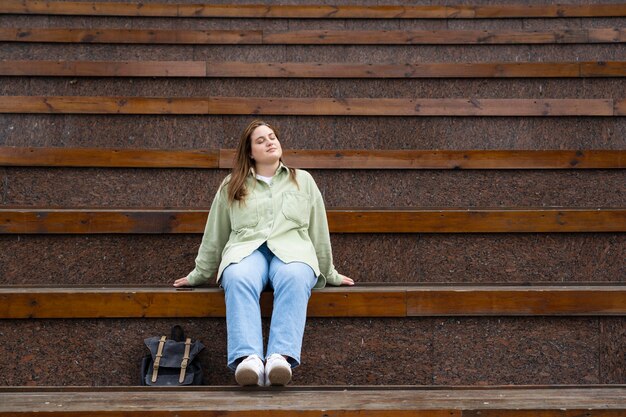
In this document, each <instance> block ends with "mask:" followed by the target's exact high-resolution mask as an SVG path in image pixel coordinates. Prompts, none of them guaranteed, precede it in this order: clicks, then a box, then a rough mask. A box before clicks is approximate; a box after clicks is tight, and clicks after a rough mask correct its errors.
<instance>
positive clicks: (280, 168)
mask: <svg viewBox="0 0 626 417" xmlns="http://www.w3.org/2000/svg"><path fill="white" fill-rule="evenodd" d="M281 171H289V168H288V167H287V165H285V164H284V163H283V161H279V163H278V169H277V170H276V173H275V174H274V175H275V176H276V175H278V173H279V172H281ZM249 175H252V176H253V177H255V178H256V171H255V169H254V167H253V166H252V167H250V174H249Z"/></svg>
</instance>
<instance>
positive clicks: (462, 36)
mask: <svg viewBox="0 0 626 417" xmlns="http://www.w3.org/2000/svg"><path fill="white" fill-rule="evenodd" d="M0 41H2V42H45V43H83V44H93V43H107V44H183V45H232V44H239V45H511V44H518V45H526V44H596V43H623V42H626V29H621V28H598V29H595V28H594V29H566V30H406V31H405V30H384V31H383V30H301V31H291V32H266V31H263V30H167V29H106V28H101V29H65V28H55V29H39V28H0Z"/></svg>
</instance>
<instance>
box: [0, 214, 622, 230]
mask: <svg viewBox="0 0 626 417" xmlns="http://www.w3.org/2000/svg"><path fill="white" fill-rule="evenodd" d="M207 215H208V212H207V210H197V209H188V210H185V209H179V210H174V209H45V208H44V209H40V208H1V209H0V234H5V233H9V234H24V233H28V234H97V233H124V234H126V233H157V234H163V233H203V232H204V227H205V225H206V219H207ZM327 217H328V225H329V229H330V232H331V233H569V232H626V208H587V209H584V208H565V207H561V208H545V207H542V208H506V209H502V208H494V209H481V208H454V209H449V208H445V209H418V208H406V209H405V208H398V209H382V208H381V209H378V208H377V209H369V208H367V209H366V208H329V209H327Z"/></svg>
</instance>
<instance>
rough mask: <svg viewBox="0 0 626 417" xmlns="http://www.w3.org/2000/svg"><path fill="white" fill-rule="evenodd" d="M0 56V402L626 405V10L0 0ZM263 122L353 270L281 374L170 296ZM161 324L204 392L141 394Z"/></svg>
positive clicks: (485, 411) (259, 410)
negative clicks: (234, 364)
mask: <svg viewBox="0 0 626 417" xmlns="http://www.w3.org/2000/svg"><path fill="white" fill-rule="evenodd" d="M0 48H1V49H0V56H1V58H0V178H2V182H1V183H0V416H5V415H6V416H8V415H11V416H14V415H20V416H26V415H34V414H35V413H37V415H39V414H40V413H42V412H44V413H51V414H52V413H56V414H59V415H61V414H64V413H66V414H68V415H74V416H79V415H89V416H100V415H102V416H105V415H106V416H121V415H124V416H131V415H132V416H135V415H148V414H149V415H181V416H183V415H184V416H198V415H207V416H210V415H216V416H217V415H220V416H222V415H237V416H263V415H266V416H270V415H271V416H282V415H285V416H286V415H302V416H346V417H348V416H352V415H354V416H356V415H359V416H374V415H375V416H381V415H384V416H408V415H411V416H444V415H445V416H463V417H467V416H472V417H477V416H481V417H485V416H488V417H491V416H494V417H495V416H511V417H520V416H524V417H525V416H538V415H541V416H550V417H551V416H559V417H561V416H568V417H574V416H576V417H578V416H582V415H584V416H594V417H596V416H601V417H608V416H610V417H614V416H622V415H625V414H626V400H625V398H626V385H624V384H626V321H625V320H624V317H625V315H626V287H625V286H624V283H625V282H626V261H625V260H626V234H625V233H624V232H626V174H625V172H626V171H625V169H626V118H625V117H624V116H626V89H625V88H624V85H625V84H624V77H626V59H625V57H626V5H625V4H622V3H620V2H613V3H597V2H592V3H585V4H573V3H572V4H567V5H549V4H548V5H539V4H531V3H530V2H520V3H518V4H515V5H513V4H508V3H506V2H503V3H499V4H491V3H490V2H482V1H475V2H473V3H472V4H471V5H461V4H460V3H459V4H456V5H455V4H450V5H430V4H417V5H396V4H393V3H385V4H374V3H372V2H365V3H359V5H356V3H345V4H343V3H336V4H333V5H326V4H317V5H315V4H312V3H306V2H304V3H302V4H286V3H276V4H249V3H245V2H241V4H239V3H234V4H204V5H199V4H195V3H192V2H183V0H179V3H175V2H168V3H161V2H157V1H154V2H147V3H138V2H132V1H130V0H126V1H120V2H107V1H83V2H76V1H52V0H50V1H35V0H3V1H2V2H0ZM253 118H263V119H265V120H268V121H270V122H271V123H272V124H273V125H277V126H278V127H279V129H280V130H279V133H280V134H281V141H282V144H283V147H284V148H285V149H287V150H288V152H286V153H285V161H286V163H287V164H288V165H291V166H294V167H300V168H304V169H307V170H308V171H309V172H311V173H312V175H313V176H314V178H315V179H316V181H317V183H318V186H319V188H320V190H321V191H322V193H323V195H324V199H325V202H326V207H327V214H328V219H329V225H330V229H331V240H332V244H333V253H334V258H335V266H336V268H337V270H338V271H339V272H341V273H344V274H346V275H348V276H350V277H353V278H354V279H355V280H356V281H357V285H356V286H355V287H353V288H345V287H342V288H326V289H323V290H319V291H316V292H315V293H314V295H313V297H312V299H311V302H310V304H309V310H308V314H309V320H308V324H307V329H306V331H305V338H304V344H303V352H302V360H303V363H302V366H301V367H299V368H298V369H296V370H295V371H294V378H293V382H292V383H291V385H289V386H287V387H285V388H281V389H277V388H266V389H262V388H258V389H248V388H246V389H242V388H240V387H235V386H234V384H235V381H234V378H233V375H232V374H231V373H230V372H229V371H228V370H227V368H226V366H225V363H226V334H225V332H226V329H225V323H224V305H223V296H222V292H221V290H220V289H218V288H216V287H215V284H214V283H211V284H210V285H209V286H208V287H202V288H194V289H188V290H176V289H174V288H172V287H171V283H172V282H173V280H174V279H175V278H178V277H181V276H184V275H185V274H186V273H188V272H189V271H190V270H191V269H192V268H193V265H194V264H193V262H194V259H195V256H196V253H197V249H198V246H199V244H200V239H201V233H202V232H203V229H204V222H205V221H206V216H207V213H208V208H209V206H210V204H211V201H212V198H213V195H214V193H215V191H216V189H217V187H218V185H219V183H220V182H221V180H222V179H223V177H224V176H225V175H226V174H227V173H228V170H229V168H230V167H231V164H232V157H233V151H234V150H233V148H234V147H235V146H236V143H237V141H238V137H239V134H240V132H241V130H242V129H243V127H244V126H245V125H246V124H247V123H248V122H249V121H250V120H252V119H253ZM271 298H272V295H271V293H267V294H264V298H263V312H264V314H265V315H266V316H268V315H269V314H268V313H269V311H271V302H272V300H271ZM174 324H181V325H183V327H184V328H185V330H186V332H187V333H188V335H191V336H193V337H194V338H198V339H200V340H202V342H203V343H204V344H205V345H206V347H207V349H205V351H204V352H203V353H202V354H201V361H202V362H203V365H204V367H205V370H206V375H205V379H206V382H207V384H208V385H209V386H207V387H193V388H185V389H178V388H176V389H146V388H140V387H136V385H138V383H139V382H138V381H139V376H138V375H139V366H140V363H139V359H140V358H141V356H142V355H143V354H144V353H145V352H144V351H145V347H144V346H143V339H144V338H146V337H150V336H155V335H161V334H165V333H168V332H169V328H170V327H171V326H172V325H174ZM268 324H269V323H265V325H266V326H267V325H268ZM266 330H267V329H266ZM169 391H174V392H175V393H169ZM164 394H166V395H164ZM169 394H171V395H169Z"/></svg>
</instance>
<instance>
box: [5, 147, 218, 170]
mask: <svg viewBox="0 0 626 417" xmlns="http://www.w3.org/2000/svg"><path fill="white" fill-rule="evenodd" d="M3 165H4V166H45V167H103V168H121V167H124V168H219V150H217V149H215V150H200V149H198V150H162V149H98V148H32V147H28V148H27V147H24V148H22V147H10V146H8V147H0V166H3Z"/></svg>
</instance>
